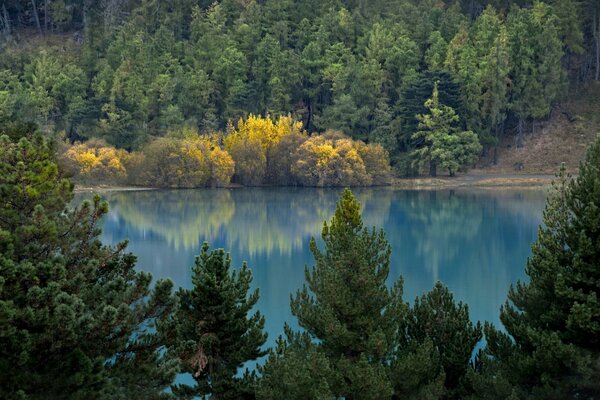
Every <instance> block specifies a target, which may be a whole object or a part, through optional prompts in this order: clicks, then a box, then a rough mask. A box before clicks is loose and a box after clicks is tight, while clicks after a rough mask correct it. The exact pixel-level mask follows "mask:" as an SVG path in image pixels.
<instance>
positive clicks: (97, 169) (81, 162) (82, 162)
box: [64, 139, 129, 183]
mask: <svg viewBox="0 0 600 400" xmlns="http://www.w3.org/2000/svg"><path fill="white" fill-rule="evenodd" d="M128 155H129V153H127V151H125V150H120V149H116V148H114V147H112V146H110V145H108V144H106V142H104V141H102V140H98V139H94V140H90V141H88V142H85V143H76V144H75V145H73V146H72V147H70V148H69V149H68V150H67V151H66V153H65V156H64V157H65V158H66V160H67V162H66V163H65V165H66V166H67V168H68V167H69V166H70V167H71V168H73V169H74V171H75V176H76V177H78V178H79V179H80V180H82V181H84V182H91V181H93V182H102V183H117V182H123V181H124V180H125V178H126V177H127V170H126V169H125V163H126V159H127V157H128Z"/></svg>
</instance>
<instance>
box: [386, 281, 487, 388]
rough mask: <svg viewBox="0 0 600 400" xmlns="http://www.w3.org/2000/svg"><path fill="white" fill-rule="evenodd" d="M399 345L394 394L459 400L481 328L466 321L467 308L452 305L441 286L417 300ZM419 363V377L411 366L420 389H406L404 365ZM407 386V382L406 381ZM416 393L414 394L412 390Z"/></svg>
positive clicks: (451, 299)
mask: <svg viewBox="0 0 600 400" xmlns="http://www.w3.org/2000/svg"><path fill="white" fill-rule="evenodd" d="M401 330H402V332H403V334H404V335H402V336H401V338H400V341H401V344H400V346H399V349H398V357H397V359H396V360H395V362H394V364H393V367H394V368H393V371H397V370H400V371H401V372H402V373H400V374H397V375H398V379H396V380H395V382H397V385H398V386H399V387H400V388H399V389H398V390H397V391H398V392H400V393H404V394H407V395H408V396H410V394H412V393H414V392H415V391H421V392H424V391H425V390H423V389H427V390H429V391H430V393H432V394H434V393H438V394H436V395H435V396H429V398H438V397H441V398H444V399H462V398H463V397H464V396H465V394H467V393H468V391H469V389H468V388H466V387H465V376H466V375H467V372H468V371H469V368H470V367H469V366H470V362H471V355H472V354H473V350H474V349H475V346H476V345H477V343H479V341H480V340H481V337H482V332H481V324H480V323H479V322H478V323H477V324H473V323H472V322H471V319H470V318H469V307H468V306H467V305H466V304H463V303H462V302H459V303H458V304H456V303H455V301H454V296H453V295H452V293H451V292H450V291H449V290H448V288H447V287H445V286H444V285H443V284H442V283H441V282H437V283H436V284H435V286H434V287H433V289H432V290H431V291H430V292H429V293H427V294H424V295H423V296H421V298H417V299H416V300H415V303H414V304H413V305H412V307H410V309H409V310H408V313H407V315H406V318H404V319H403V321H402V328H401ZM417 356H419V357H425V358H423V359H422V360H421V362H420V364H421V366H420V367H421V368H423V369H424V370H426V371H427V372H425V371H424V373H423V374H421V375H419V374H416V373H415V372H416V371H415V369H417V368H418V367H417V368H415V366H414V364H415V363H414V362H413V363H412V364H413V365H412V368H413V373H412V375H413V376H416V377H417V378H420V379H421V382H422V386H423V387H422V388H419V387H418V386H417V387H410V386H409V385H407V384H406V382H405V381H404V380H403V379H402V377H403V376H404V377H406V376H408V373H407V372H406V367H407V365H411V363H410V362H409V360H411V359H414V358H415V357H417ZM408 382H409V383H410V380H408ZM415 389H416V390H415Z"/></svg>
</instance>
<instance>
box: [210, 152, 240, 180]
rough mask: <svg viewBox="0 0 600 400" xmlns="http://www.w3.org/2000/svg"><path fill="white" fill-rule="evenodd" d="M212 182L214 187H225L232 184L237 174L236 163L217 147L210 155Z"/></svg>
mask: <svg viewBox="0 0 600 400" xmlns="http://www.w3.org/2000/svg"><path fill="white" fill-rule="evenodd" d="M209 163H210V180H211V185H212V186H224V185H227V184H228V183H229V182H231V178H232V177H233V174H234V172H235V162H234V161H233V158H231V155H229V153H228V152H226V151H225V150H221V149H220V148H219V147H215V148H213V149H212V150H211V152H210V154H209Z"/></svg>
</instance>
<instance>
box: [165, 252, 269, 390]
mask: <svg viewBox="0 0 600 400" xmlns="http://www.w3.org/2000/svg"><path fill="white" fill-rule="evenodd" d="M230 266H231V259H230V258H229V254H226V253H225V251H224V250H223V249H217V250H213V251H210V252H209V247H208V243H204V245H203V246H202V251H201V252H200V255H199V256H198V257H197V258H196V263H195V265H194V267H193V268H192V273H193V275H192V283H193V285H194V287H193V288H192V289H191V290H186V289H180V290H179V292H178V296H179V307H178V309H177V311H176V312H175V314H174V317H173V320H172V321H171V322H170V324H169V325H170V326H169V327H168V329H170V330H171V337H172V338H173V340H172V344H171V348H172V350H173V352H174V353H175V355H176V356H177V357H178V358H179V359H180V360H181V363H182V372H186V373H190V374H192V376H193V377H194V379H195V380H196V385H195V386H193V387H192V386H188V385H177V386H174V387H173V392H174V393H175V394H176V395H178V396H180V397H182V398H192V397H194V396H208V395H210V396H211V397H210V398H211V399H224V400H237V399H252V398H254V385H255V381H256V375H255V374H254V373H249V372H248V371H246V372H245V373H244V375H243V376H239V375H238V370H239V369H240V368H242V367H243V364H244V363H245V362H247V361H252V360H256V359H257V358H259V357H262V356H263V355H265V354H266V352H265V351H263V350H261V346H262V345H264V344H265V341H266V340H267V335H266V334H265V333H263V329H264V325H265V320H264V318H263V317H262V316H261V315H260V313H259V312H256V313H254V314H253V315H249V314H250V312H251V310H252V308H253V307H254V306H255V305H256V302H257V301H258V290H256V291H254V292H253V293H251V294H250V295H248V291H249V290H250V283H251V282H252V272H251V271H250V269H249V268H248V267H247V266H246V264H244V265H242V268H240V269H239V270H238V271H231V269H230Z"/></svg>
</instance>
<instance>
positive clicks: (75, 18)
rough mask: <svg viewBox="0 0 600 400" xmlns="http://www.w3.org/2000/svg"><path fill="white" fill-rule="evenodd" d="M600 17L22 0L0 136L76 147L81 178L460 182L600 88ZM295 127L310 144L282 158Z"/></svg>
mask: <svg viewBox="0 0 600 400" xmlns="http://www.w3.org/2000/svg"><path fill="white" fill-rule="evenodd" d="M599 21H600V4H599V3H598V2H597V1H595V0H584V1H581V0H546V1H527V0H519V1H514V0H488V1H485V0H462V1H448V0H445V1H442V0H424V1H416V0H372V1H362V0H319V1H316V0H302V1H292V0H278V1H251V0H222V1H216V2H213V1H203V0H169V1H158V0H102V1H70V0H52V1H51V0H37V1H36V0H19V1H17V0H6V1H4V2H3V3H2V8H1V9H0V51H1V54H2V57H1V58H0V124H8V125H10V126H11V127H7V128H6V129H10V130H13V131H17V132H18V131H23V130H28V129H31V127H29V128H28V125H27V124H35V125H36V126H39V127H40V129H41V130H42V131H43V132H44V133H45V134H47V135H53V136H55V137H57V138H58V140H59V142H60V143H62V144H63V145H64V146H65V147H70V146H71V145H73V144H75V148H73V149H71V150H69V149H67V148H64V149H62V150H61V151H60V153H61V154H65V157H64V159H63V160H61V164H67V167H66V168H64V169H66V170H70V171H71V172H70V173H71V175H72V176H73V177H74V178H75V179H76V180H81V181H90V180H91V181H94V182H97V181H98V180H102V179H103V180H106V181H111V180H112V181H113V183H115V182H116V183H128V184H135V185H146V186H157V187H199V186H218V185H224V184H228V183H229V182H230V181H233V182H236V183H241V184H245V185H257V184H288V185H289V184H299V185H306V186H348V185H351V186H356V185H358V186H360V185H371V184H383V183H386V182H388V181H389V174H390V172H391V173H393V174H396V175H398V176H413V175H418V174H423V173H428V174H430V175H431V176H435V175H436V174H437V173H438V170H439V171H440V173H447V174H449V175H451V176H452V175H455V174H456V172H458V171H464V170H466V169H467V168H469V167H470V166H472V165H473V164H474V163H475V161H476V160H477V159H478V158H479V157H481V156H482V155H488V156H491V158H492V159H493V160H494V162H495V160H496V155H495V154H496V150H497V146H498V143H499V142H500V141H501V140H502V139H503V138H505V137H507V136H509V137H514V143H515V145H516V146H521V145H522V142H523V136H524V134H525V133H526V132H527V131H531V130H534V129H535V124H536V121H540V120H543V119H546V118H549V117H550V115H551V112H552V109H553V107H555V106H556V104H558V103H559V102H560V101H561V99H563V98H564V96H565V95H566V94H567V93H568V92H569V90H572V89H573V88H575V87H579V86H582V85H583V86H585V85H587V84H588V83H589V82H593V81H598V80H599V78H600V22H599ZM281 118H284V119H285V118H290V119H291V120H286V122H285V123H287V124H288V125H289V126H290V127H289V128H288V131H294V133H298V134H299V135H300V136H298V135H293V136H292V137H289V138H286V139H283V140H282V142H283V144H281V145H280V143H278V142H279V139H281V138H282V136H283V135H282V134H281V133H280V134H279V136H278V137H277V138H273V137H272V136H273V133H272V132H271V131H269V129H272V128H271V127H272V125H273V124H277V121H281ZM263 119H266V121H262V120H263ZM257 120H258V124H257V123H256V122H257ZM261 124H262V126H259V125H261ZM247 125H254V127H253V128H251V129H254V131H255V132H254V133H253V134H243V133H242V134H237V135H235V133H239V132H241V131H244V130H246V131H248V129H247V128H248V127H247ZM323 133H325V136H321V135H322V134H323ZM232 134H234V136H237V138H238V140H237V143H235V144H234V143H233V142H234V141H236V140H234V139H229V144H227V143H226V142H227V140H226V138H227V137H228V136H231V135H232ZM183 137H187V138H188V139H190V138H192V139H190V140H191V141H192V142H195V143H193V144H192V143H190V140H187V141H186V140H183V141H182V140H181V139H182V138H183ZM318 137H321V138H318ZM308 138H309V139H308ZM340 140H341V142H340ZM305 141H307V142H306V143H305ZM313 141H315V142H313ZM259 142H260V143H259ZM259 147H261V149H259ZM276 147H277V148H276ZM361 148H362V149H368V152H370V153H371V155H365V154H364V153H365V151H364V150H363V151H361V150H360V149H361ZM211 149H212V150H211ZM278 152H279V153H286V154H287V153H290V152H291V153H294V154H293V155H292V156H291V157H287V159H281V158H278V157H277V155H273V153H278ZM357 153H358V154H357ZM161 154H162V155H164V154H171V155H172V156H171V157H162V158H161ZM372 154H375V155H376V157H377V158H378V159H381V163H382V164H385V163H388V162H389V163H391V165H392V167H393V170H390V171H388V170H387V168H384V170H383V171H382V172H381V173H379V172H374V171H373V168H380V167H381V166H380V165H378V166H373V165H369V164H370V160H369V159H372V158H373V156H372ZM385 154H387V155H385ZM157 157H158V159H157ZM271 158H273V160H271ZM211 160H212V161H211ZM315 160H317V161H315ZM161 162H162V163H163V164H166V165H162V164H161ZM128 164H129V165H128ZM213 164H218V167H216V168H213V167H211V165H213ZM371 164H372V163H371ZM272 165H282V166H283V169H284V170H285V171H286V172H287V173H284V174H282V175H280V176H274V175H273V173H272V172H270V171H269V169H270V168H271V167H272ZM140 166H141V167H140ZM146 166H148V167H146ZM152 168H154V169H155V170H156V169H160V170H163V171H176V172H174V173H171V172H169V173H168V174H167V175H169V178H167V177H165V178H162V177H158V176H155V177H154V178H151V179H150V178H148V176H144V175H147V174H144V173H140V171H139V170H140V169H142V170H149V169H152ZM198 170H201V172H200V173H199V174H200V175H202V176H200V177H189V179H188V178H187V177H186V178H176V177H173V176H175V175H177V174H179V175H184V176H187V175H194V174H196V175H197V174H198V173H197V171H198ZM211 170H215V171H216V172H214V173H211V172H210V171H211ZM248 171H251V174H250V175H252V176H249V173H248ZM255 171H256V172H255ZM332 171H335V173H332ZM345 171H358V172H356V173H354V174H352V173H346V172H345ZM377 174H379V175H381V176H374V175H377ZM109 178H110V179H109Z"/></svg>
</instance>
